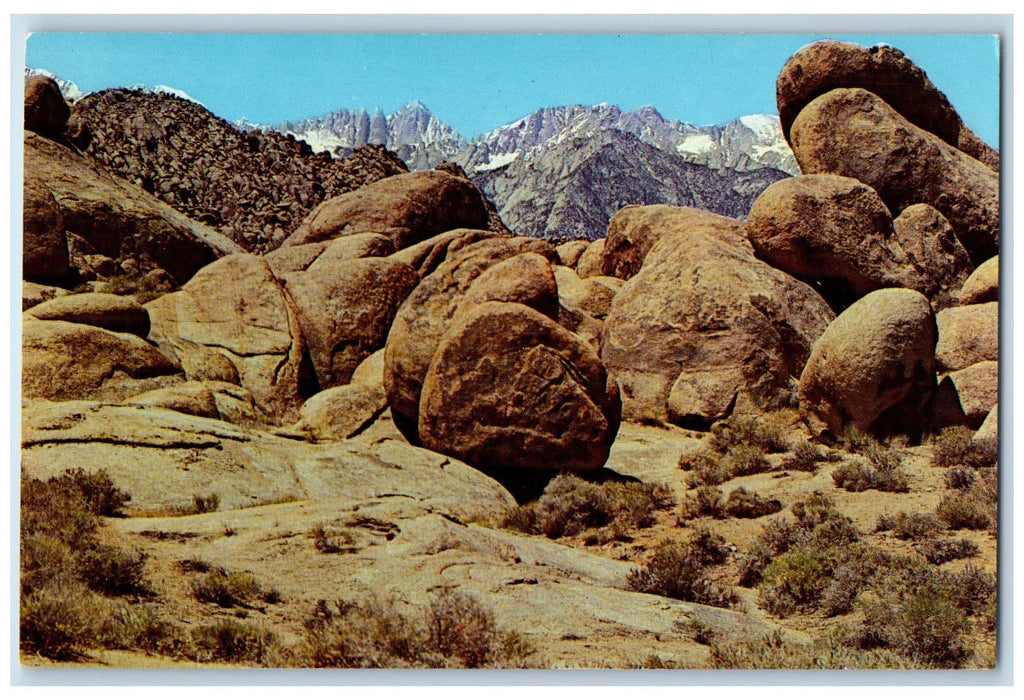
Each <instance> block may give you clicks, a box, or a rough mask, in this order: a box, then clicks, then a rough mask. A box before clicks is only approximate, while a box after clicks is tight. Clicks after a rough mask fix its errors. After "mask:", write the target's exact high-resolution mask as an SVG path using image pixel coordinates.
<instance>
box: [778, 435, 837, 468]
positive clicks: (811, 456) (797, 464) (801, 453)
mask: <svg viewBox="0 0 1024 700" xmlns="http://www.w3.org/2000/svg"><path fill="white" fill-rule="evenodd" d="M827 459H828V456H827V455H826V454H825V453H823V452H822V451H821V449H820V448H819V447H818V446H817V445H815V444H813V443H812V442H809V441H808V440H800V441H798V442H796V443H795V444H794V445H793V454H792V455H791V456H787V457H786V458H785V459H783V460H782V465H781V469H783V470H785V471H794V472H810V473H812V474H813V473H814V472H816V471H817V470H818V462H824V461H826V460H827Z"/></svg>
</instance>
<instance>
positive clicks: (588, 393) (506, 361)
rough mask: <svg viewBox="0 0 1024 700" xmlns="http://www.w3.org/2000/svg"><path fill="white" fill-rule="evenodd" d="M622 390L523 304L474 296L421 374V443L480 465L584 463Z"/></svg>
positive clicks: (611, 423) (608, 440)
mask: <svg viewBox="0 0 1024 700" xmlns="http://www.w3.org/2000/svg"><path fill="white" fill-rule="evenodd" d="M619 415H620V405H619V391H618V387H617V386H616V384H615V381H614V379H611V378H610V377H609V376H608V374H607V373H606V372H605V369H604V367H603V366H602V365H601V361H600V360H599V359H598V357H597V354H596V353H595V352H594V350H593V349H591V348H590V347H589V346H588V345H587V344H586V343H584V342H583V341H582V340H580V339H579V338H577V337H576V336H575V335H573V334H572V333H570V332H569V331H566V330H565V329H564V328H562V327H561V326H559V325H558V324H557V323H555V322H554V321H552V320H551V319H550V318H548V317H546V316H544V315H542V314H540V313H538V312H537V311H534V310H533V309H530V308H528V307H526V306H523V305H522V304H516V303H506V302H484V303H479V304H475V305H472V306H471V307H470V308H469V309H468V310H466V311H464V312H463V313H462V314H460V316H459V317H458V318H457V320H456V321H455V322H454V323H453V324H452V325H451V327H449V328H448V330H447V332H446V333H445V335H444V337H443V338H442V341H441V343H440V346H439V347H438V349H437V351H436V353H435V355H434V358H433V360H432V361H431V363H430V368H429V369H428V371H427V374H426V376H425V377H424V380H423V388H422V396H421V399H420V407H419V437H420V440H421V442H422V444H423V446H424V447H426V448H428V449H431V450H435V451H437V452H442V453H444V454H450V455H453V456H455V457H458V458H459V459H462V460H464V461H466V462H468V463H470V464H473V465H477V466H480V467H482V468H484V469H496V470H506V469H534V470H545V471H574V472H580V471H591V470H594V469H598V468H600V467H601V466H603V465H604V463H605V461H606V460H607V458H608V452H609V450H610V448H611V444H612V441H613V440H614V439H615V434H616V433H617V432H618V427H619Z"/></svg>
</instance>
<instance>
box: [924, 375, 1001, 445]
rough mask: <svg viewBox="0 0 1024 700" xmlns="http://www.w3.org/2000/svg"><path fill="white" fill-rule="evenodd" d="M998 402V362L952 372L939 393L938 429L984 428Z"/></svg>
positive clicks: (936, 401)
mask: <svg viewBox="0 0 1024 700" xmlns="http://www.w3.org/2000/svg"><path fill="white" fill-rule="evenodd" d="M998 403H999V363H998V362H993V361H990V360H988V361H985V362H978V363H977V364H973V365H970V366H969V367H965V368H964V369H961V370H957V371H956V372H951V373H949V374H948V375H946V376H945V377H944V378H943V379H942V381H940V382H939V387H938V390H937V391H936V395H935V420H936V427H937V428H939V429H941V428H944V427H946V426H948V425H968V426H970V427H971V428H980V427H981V424H982V423H983V422H984V421H985V418H986V416H988V414H989V412H990V411H992V410H993V409H994V408H995V406H996V405H997V404H998Z"/></svg>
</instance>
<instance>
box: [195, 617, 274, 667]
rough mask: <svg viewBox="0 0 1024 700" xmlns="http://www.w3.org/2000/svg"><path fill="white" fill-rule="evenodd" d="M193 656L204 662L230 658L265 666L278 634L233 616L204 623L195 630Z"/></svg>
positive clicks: (234, 661)
mask: <svg viewBox="0 0 1024 700" xmlns="http://www.w3.org/2000/svg"><path fill="white" fill-rule="evenodd" d="M192 641H193V645H194V648H193V650H192V651H191V654H190V655H191V656H192V657H193V658H194V659H195V660H196V661H200V662H209V661H228V662H232V663H242V664H247V665H254V666H259V665H265V664H266V655H267V651H268V649H269V648H270V647H271V645H272V644H274V643H275V637H274V634H273V633H272V632H269V631H267V630H265V629H263V628H262V627H257V626H255V625H249V624H246V623H244V622H239V621H237V620H233V619H230V618H228V619H225V620H218V621H217V622H214V623H212V624H209V625H202V626H200V627H198V628H196V629H195V630H193V632H192Z"/></svg>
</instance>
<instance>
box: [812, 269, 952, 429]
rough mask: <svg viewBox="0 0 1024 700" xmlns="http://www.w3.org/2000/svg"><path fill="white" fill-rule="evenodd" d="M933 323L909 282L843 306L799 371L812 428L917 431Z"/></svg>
mask: <svg viewBox="0 0 1024 700" xmlns="http://www.w3.org/2000/svg"><path fill="white" fill-rule="evenodd" d="M937 337H938V330H937V328H936V324H935V315H934V314H933V313H932V308H931V304H929V302H928V299H927V298H925V296H924V295H923V294H921V293H920V292H916V291H913V290H910V289H880V290H878V291H875V292H871V293H870V294H868V295H867V296H865V297H864V298H862V299H860V300H859V301H858V302H856V303H855V304H853V305H852V306H850V308H848V309H846V311H844V312H843V313H842V314H840V315H839V316H838V317H837V318H836V320H835V321H833V322H832V323H831V324H830V325H829V327H828V329H826V331H825V332H824V333H823V334H822V335H821V337H820V338H819V339H818V341H817V342H816V343H815V344H814V349H813V350H812V351H811V356H810V359H808V360H807V365H806V367H804V371H803V373H802V374H801V375H800V394H799V397H800V414H801V416H802V417H803V419H804V422H805V423H807V425H808V426H809V427H810V428H811V430H812V431H813V432H814V433H815V434H816V435H825V434H827V435H830V436H832V437H838V436H840V435H841V434H842V431H843V427H844V426H846V425H852V426H854V427H855V428H858V429H860V430H864V431H871V432H878V433H892V432H904V431H919V430H921V429H922V428H923V427H924V426H925V422H926V415H925V411H926V408H925V407H926V405H927V403H928V401H929V400H930V399H931V396H932V392H933V391H934V389H935V343H936V340H937Z"/></svg>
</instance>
